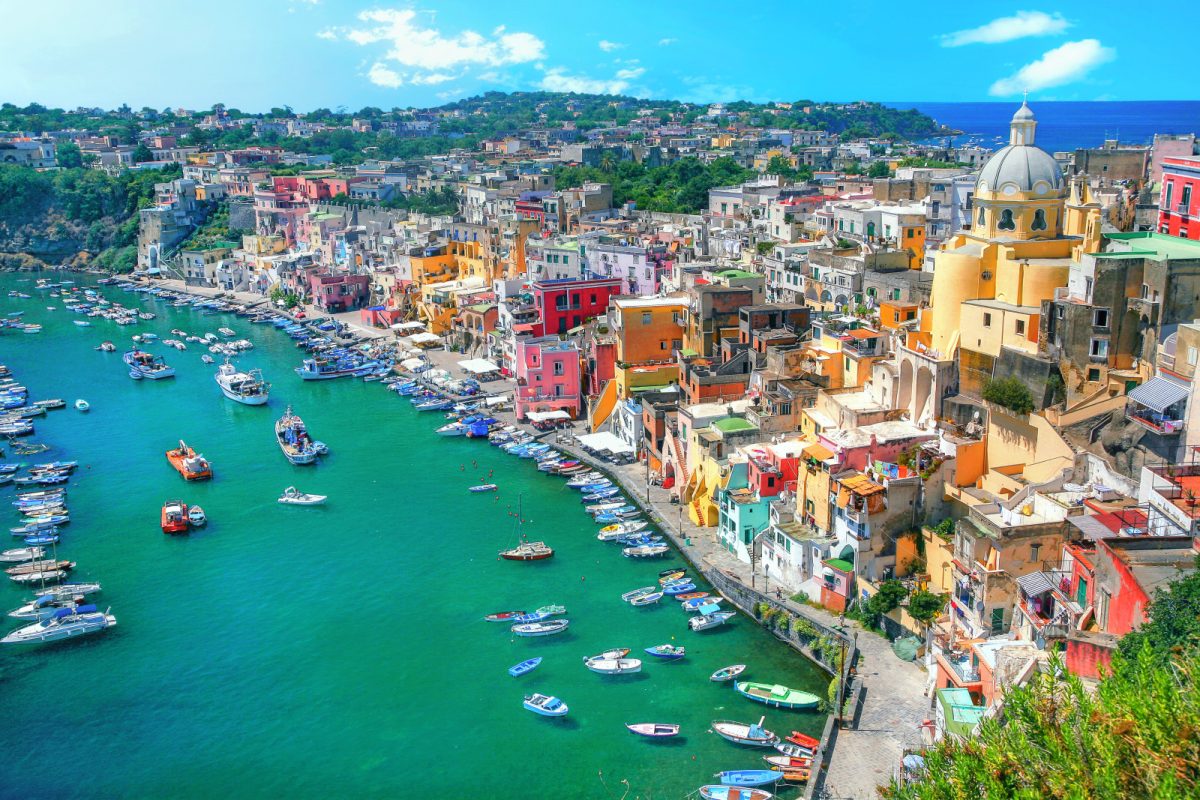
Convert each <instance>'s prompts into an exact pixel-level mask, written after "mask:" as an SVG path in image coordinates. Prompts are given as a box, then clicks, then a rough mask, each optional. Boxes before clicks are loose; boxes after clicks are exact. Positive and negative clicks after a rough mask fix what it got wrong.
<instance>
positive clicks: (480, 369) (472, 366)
mask: <svg viewBox="0 0 1200 800" xmlns="http://www.w3.org/2000/svg"><path fill="white" fill-rule="evenodd" d="M458 365H459V366H460V367H462V368H463V369H464V370H466V371H467V372H470V373H473V374H475V375H486V374H487V373H489V372H499V371H500V368H499V367H498V366H496V365H495V364H493V363H492V362H490V361H488V360H487V359H486V358H472V359H469V360H467V361H460V362H458Z"/></svg>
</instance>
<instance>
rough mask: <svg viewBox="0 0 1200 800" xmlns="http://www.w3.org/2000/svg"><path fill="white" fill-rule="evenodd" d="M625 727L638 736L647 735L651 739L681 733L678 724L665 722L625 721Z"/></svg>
mask: <svg viewBox="0 0 1200 800" xmlns="http://www.w3.org/2000/svg"><path fill="white" fill-rule="evenodd" d="M625 727H626V728H627V729H628V730H629V732H630V733H636V734H637V735H638V736H646V737H648V738H651V739H666V738H668V737H671V736H678V735H679V726H678V725H671V724H667V723H663V722H634V723H628V722H627V723H625Z"/></svg>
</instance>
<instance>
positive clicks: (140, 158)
mask: <svg viewBox="0 0 1200 800" xmlns="http://www.w3.org/2000/svg"><path fill="white" fill-rule="evenodd" d="M153 160H154V153H152V152H150V148H149V147H146V144H145V143H144V142H143V143H140V144H139V145H138V146H137V147H136V148H134V150H133V163H135V164H142V163H145V162H147V161H153Z"/></svg>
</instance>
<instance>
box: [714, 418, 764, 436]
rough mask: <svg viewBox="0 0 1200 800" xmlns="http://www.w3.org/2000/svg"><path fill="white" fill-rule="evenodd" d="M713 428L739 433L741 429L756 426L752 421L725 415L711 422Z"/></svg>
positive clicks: (747, 429) (722, 431) (748, 429)
mask: <svg viewBox="0 0 1200 800" xmlns="http://www.w3.org/2000/svg"><path fill="white" fill-rule="evenodd" d="M712 426H713V427H714V428H716V429H717V430H719V431H720V432H721V433H739V432H741V431H752V430H754V429H755V428H756V427H757V426H756V425H755V424H754V423H752V422H747V421H746V420H744V419H742V418H741V417H725V418H724V419H719V420H717V421H716V422H714V423H713V424H712Z"/></svg>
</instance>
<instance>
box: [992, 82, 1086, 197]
mask: <svg viewBox="0 0 1200 800" xmlns="http://www.w3.org/2000/svg"><path fill="white" fill-rule="evenodd" d="M1036 127H1037V120H1036V119H1035V118H1034V116H1033V111H1032V110H1031V109H1030V108H1029V105H1028V104H1027V103H1022V104H1021V107H1020V108H1019V109H1017V113H1016V114H1013V118H1012V122H1011V123H1010V128H1011V131H1012V133H1011V135H1010V137H1009V145H1008V146H1007V147H1004V148H1002V149H1000V150H998V151H996V153H995V154H993V155H992V157H991V158H989V159H988V161H987V163H986V164H984V165H983V170H982V171H980V173H979V179H978V180H977V181H976V184H975V191H976V194H979V193H981V192H994V193H997V194H1001V195H1004V194H1010V195H1015V194H1018V193H1020V194H1027V193H1029V194H1034V195H1045V194H1051V193H1052V192H1054V193H1057V192H1060V191H1061V190H1062V188H1063V187H1064V186H1065V182H1064V181H1063V176H1062V170H1061V169H1059V166H1058V162H1057V161H1055V160H1054V156H1052V155H1050V154H1049V153H1047V152H1046V151H1045V150H1043V149H1042V148H1040V147H1035V146H1034V144H1033V138H1034V130H1035V128H1036Z"/></svg>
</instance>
